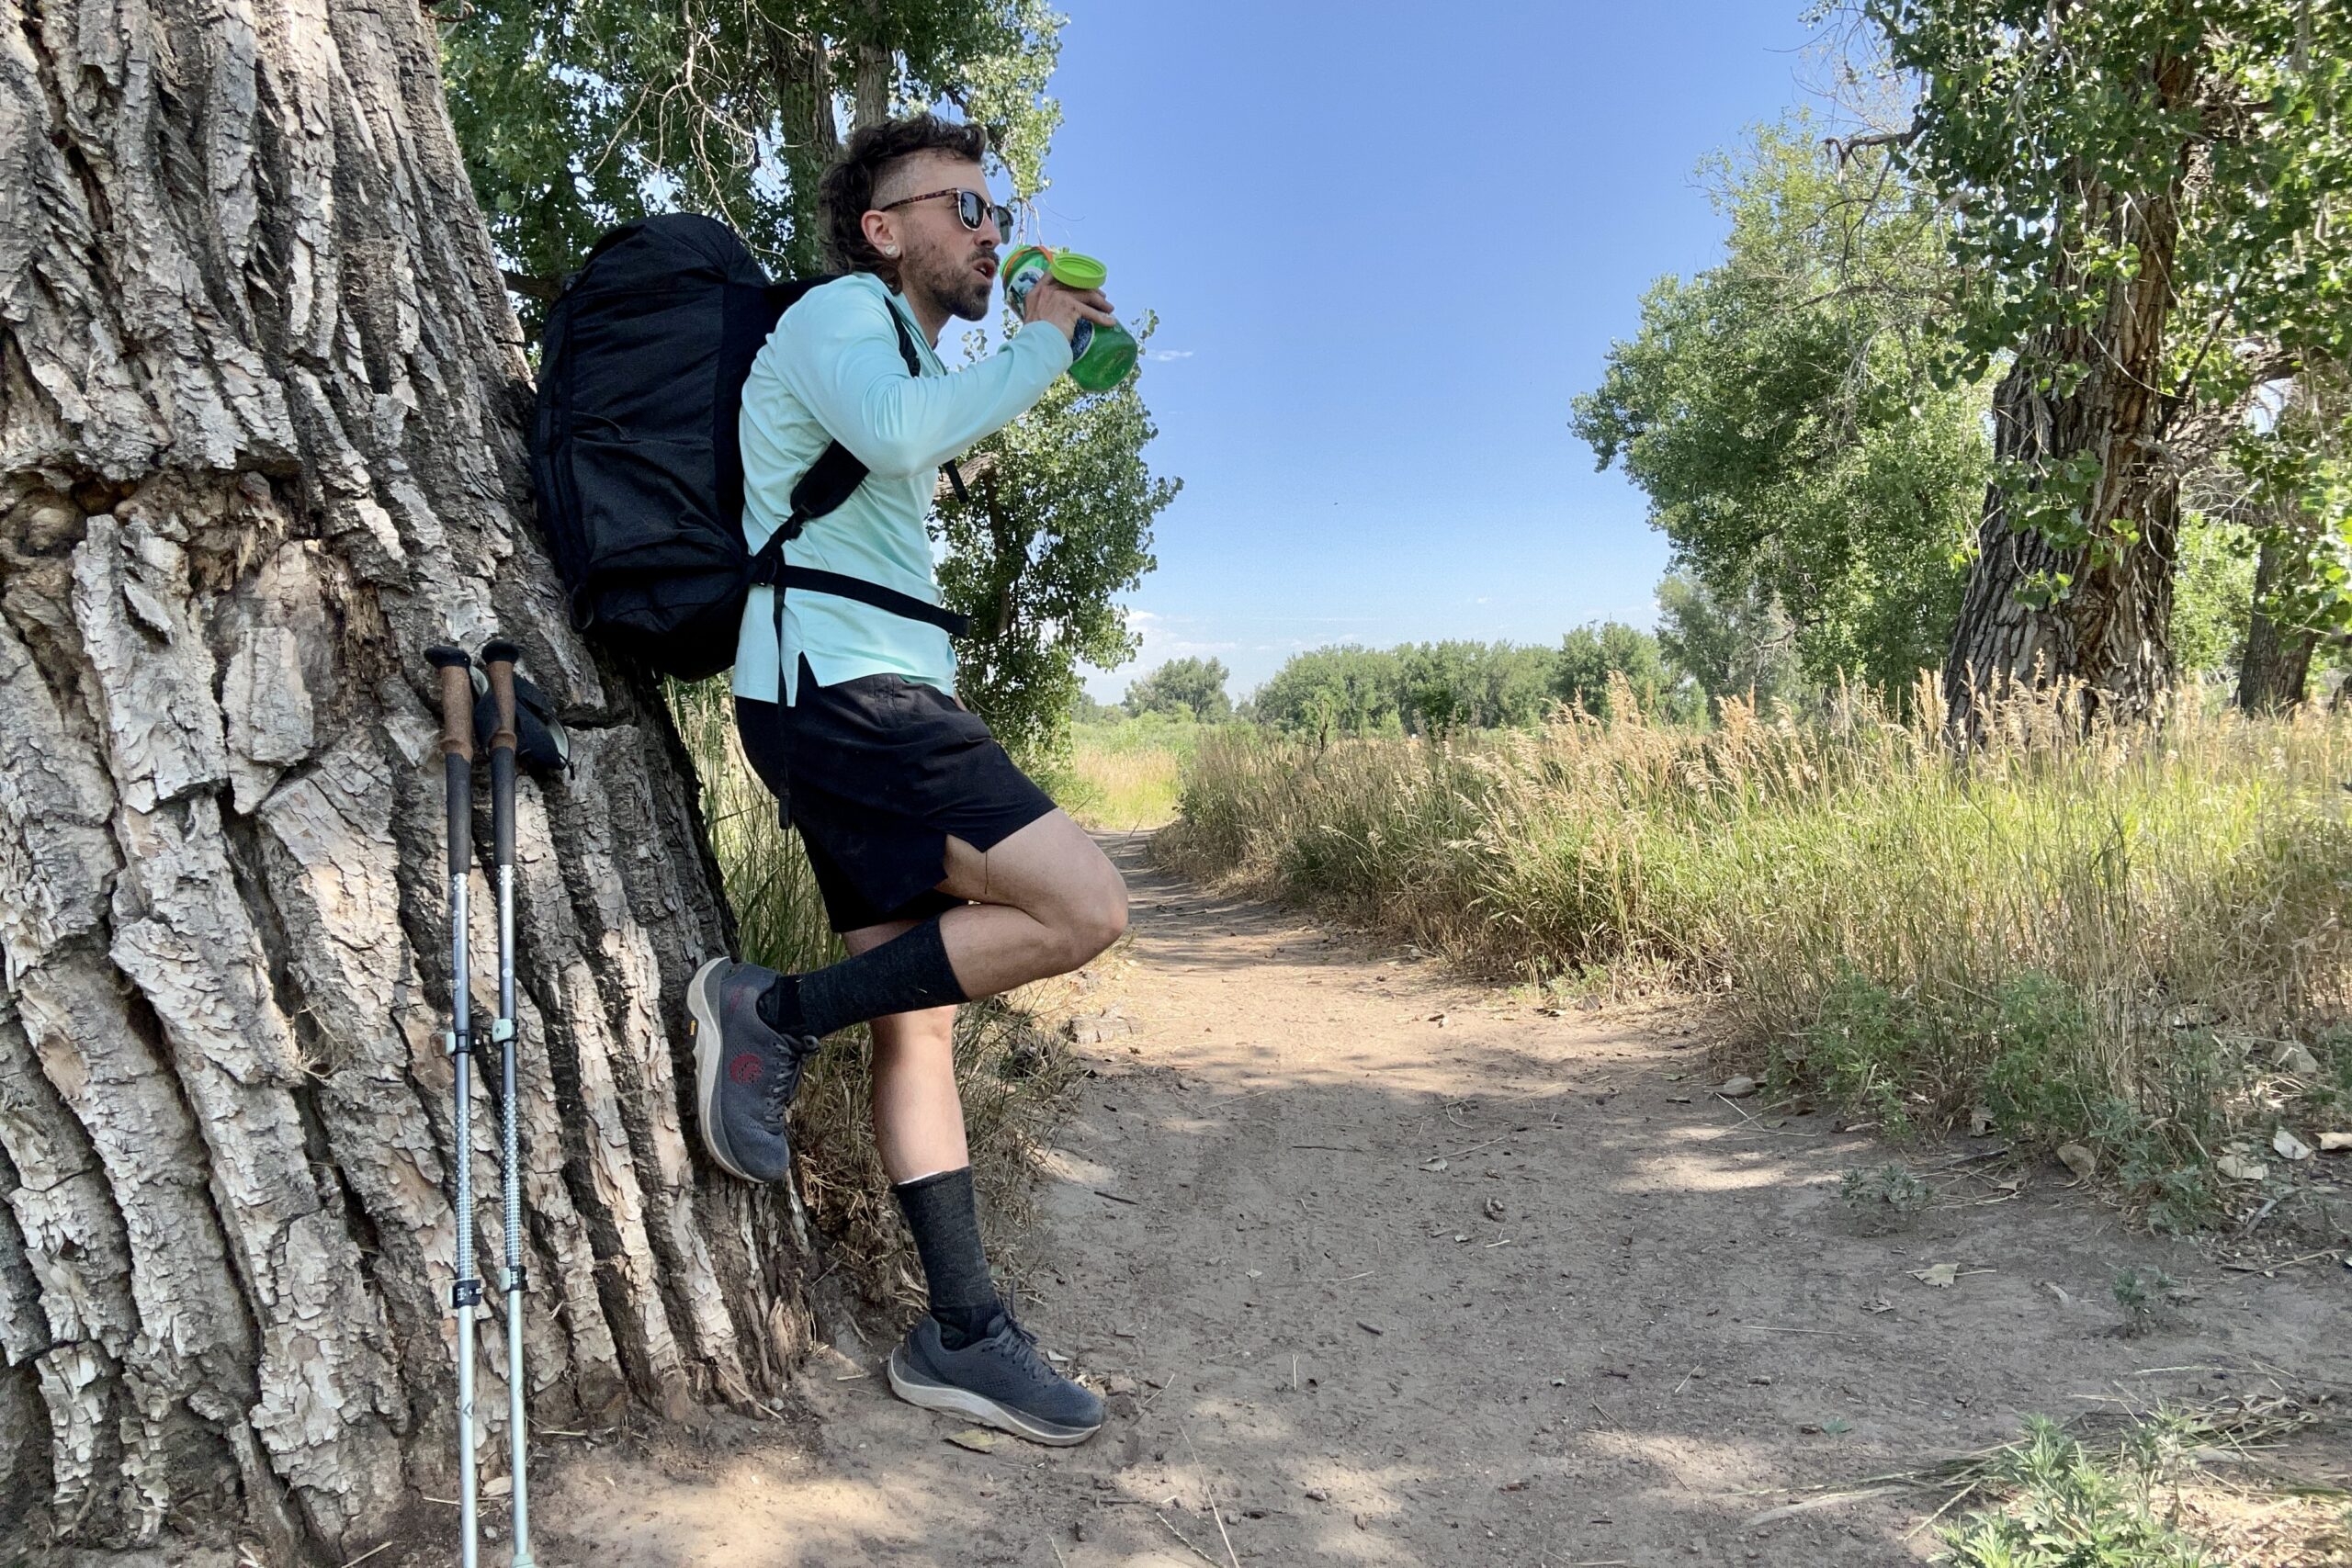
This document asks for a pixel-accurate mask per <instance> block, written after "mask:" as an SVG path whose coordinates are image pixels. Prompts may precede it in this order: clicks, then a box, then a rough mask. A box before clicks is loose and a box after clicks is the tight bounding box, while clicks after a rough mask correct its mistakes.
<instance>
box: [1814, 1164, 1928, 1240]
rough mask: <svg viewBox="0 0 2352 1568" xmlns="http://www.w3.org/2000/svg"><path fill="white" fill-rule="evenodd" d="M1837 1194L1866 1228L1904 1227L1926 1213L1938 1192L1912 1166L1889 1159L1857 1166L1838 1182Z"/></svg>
mask: <svg viewBox="0 0 2352 1568" xmlns="http://www.w3.org/2000/svg"><path fill="white" fill-rule="evenodd" d="M1838 1197H1840V1198H1842V1199H1843V1200H1845V1203H1846V1209H1847V1212H1848V1213H1851V1214H1852V1215H1853V1216H1854V1219H1855V1221H1856V1222H1857V1223H1858V1224H1860V1225H1861V1226H1862V1228H1863V1229H1865V1230H1871V1231H1889V1230H1903V1229H1906V1228H1908V1226H1909V1225H1910V1224H1911V1222H1912V1221H1914V1220H1916V1219H1917V1218H1918V1217H1919V1216H1920V1215H1921V1214H1923V1213H1927V1211H1928V1203H1929V1202H1931V1201H1933V1200H1934V1198H1935V1191H1934V1190H1933V1189H1931V1188H1930V1187H1928V1184H1927V1183H1926V1182H1924V1181H1922V1180H1920V1179H1919V1178H1918V1177H1917V1176H1916V1175H1914V1174H1913V1173H1912V1170H1911V1168H1910V1167H1908V1166H1905V1165H1899V1164H1896V1163H1894V1161H1889V1162H1888V1163H1886V1164H1885V1165H1880V1166H1868V1167H1862V1166H1858V1167H1856V1168H1854V1169H1852V1170H1849V1171H1848V1172H1846V1174H1845V1177H1844V1178H1843V1179H1841V1180H1840V1181H1839V1182H1838Z"/></svg>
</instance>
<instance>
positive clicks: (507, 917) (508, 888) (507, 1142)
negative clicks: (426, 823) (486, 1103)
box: [481, 639, 533, 1568]
mask: <svg viewBox="0 0 2352 1568" xmlns="http://www.w3.org/2000/svg"><path fill="white" fill-rule="evenodd" d="M521 653H522V649H518V648H516V647H515V645H514V644H513V643H511V642H507V641H504V640H503V639H501V640H495V641H492V642H487V643H484V644H483V645H482V650H481V662H482V668H483V669H484V671H487V672H488V674H489V676H490V700H491V705H492V708H493V709H494V710H495V711H496V713H497V716H498V727H497V728H496V729H494V730H492V732H491V737H490V821H491V837H492V845H493V850H494V857H493V858H494V859H495V860H496V862H497V865H498V1021H497V1022H495V1023H493V1024H492V1025H491V1026H490V1037H491V1038H492V1040H494V1041H496V1042H497V1043H498V1048H499V1062H498V1082H499V1091H498V1106H499V1113H500V1114H499V1141H500V1152H499V1188H500V1191H499V1196H500V1199H501V1201H502V1202H503V1205H504V1213H505V1226H506V1425H507V1438H508V1441H509V1443H510V1444H511V1445H512V1459H511V1461H509V1462H510V1468H509V1472H508V1473H509V1474H510V1475H511V1476H512V1477H513V1481H514V1487H515V1492H514V1500H515V1562H514V1568H533V1562H532V1559H531V1508H530V1503H529V1500H528V1498H527V1496H526V1491H525V1487H524V1483H523V1476H524V1467H525V1463H526V1448H527V1446H528V1443H529V1438H530V1432H529V1427H528V1425H527V1422H528V1419H529V1418H528V1417H527V1416H526V1415H525V1414H524V1410H523V1289H524V1280H523V1178H522V1166H521V1160H520V1158H519V1156H518V1155H517V1153H516V1141H515V659H516V658H517V657H518V656H519V655H520V654H521Z"/></svg>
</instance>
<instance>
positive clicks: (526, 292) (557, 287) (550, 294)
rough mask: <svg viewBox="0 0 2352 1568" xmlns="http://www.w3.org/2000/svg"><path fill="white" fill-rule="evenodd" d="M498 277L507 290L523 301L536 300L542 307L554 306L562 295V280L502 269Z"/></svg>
mask: <svg viewBox="0 0 2352 1568" xmlns="http://www.w3.org/2000/svg"><path fill="white" fill-rule="evenodd" d="M498 276H500V277H502V278H503V279H505V280H506V287H507V288H511V289H513V290H514V291H515V293H517V294H520V295H521V296H522V297H523V298H524V299H537V301H538V302H539V303H540V304H542V305H552V304H554V303H555V302H556V299H557V298H558V297H559V296H560V295H561V294H562V293H563V279H561V278H560V277H533V276H530V275H529V274H527V273H520V272H508V271H506V270H505V269H504V268H503V267H502V268H500V269H499V274H498Z"/></svg>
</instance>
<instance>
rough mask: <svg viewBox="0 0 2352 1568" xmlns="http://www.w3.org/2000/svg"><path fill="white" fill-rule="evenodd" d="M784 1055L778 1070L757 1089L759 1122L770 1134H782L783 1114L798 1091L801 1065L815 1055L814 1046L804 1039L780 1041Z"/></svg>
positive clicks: (794, 1037) (807, 1038) (803, 1036)
mask: <svg viewBox="0 0 2352 1568" xmlns="http://www.w3.org/2000/svg"><path fill="white" fill-rule="evenodd" d="M784 1048H785V1055H784V1060H783V1064H782V1066H779V1067H777V1068H775V1069H774V1070H772V1071H771V1072H769V1074H768V1075H767V1077H766V1078H765V1079H764V1080H763V1082H762V1084H761V1086H760V1122H761V1124H762V1125H763V1126H764V1127H766V1128H767V1129H768V1130H769V1131H770V1132H773V1133H777V1134H781V1133H782V1132H783V1131H784V1113H785V1112H786V1111H788V1110H790V1109H791V1108H792V1094H793V1091H794V1090H795V1089H798V1088H799V1087H800V1069H801V1064H802V1063H804V1062H806V1061H807V1060H808V1059H809V1056H811V1055H815V1053H816V1050H817V1042H816V1041H814V1040H811V1039H809V1037H807V1036H805V1035H797V1034H787V1035H786V1036H785V1037H784Z"/></svg>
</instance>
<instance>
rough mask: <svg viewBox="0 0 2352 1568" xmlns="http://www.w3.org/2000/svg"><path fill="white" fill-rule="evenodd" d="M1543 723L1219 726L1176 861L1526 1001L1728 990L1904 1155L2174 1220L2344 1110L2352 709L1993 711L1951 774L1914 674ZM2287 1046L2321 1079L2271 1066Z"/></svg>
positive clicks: (1787, 1057)
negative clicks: (1548, 993)
mask: <svg viewBox="0 0 2352 1568" xmlns="http://www.w3.org/2000/svg"><path fill="white" fill-rule="evenodd" d="M1611 709H1612V712H1613V713H1614V714H1615V715H1616V717H1614V718H1613V719H1611V720H1610V721H1608V722H1602V721H1600V720H1595V719H1592V718H1589V717H1587V716H1583V715H1581V714H1570V715H1567V716H1563V717H1561V718H1559V719H1557V720H1556V721H1555V722H1554V723H1552V724H1550V725H1548V726H1547V727H1546V728H1544V731H1543V732H1542V733H1540V734H1535V735H1528V734H1520V733H1510V732H1503V733H1497V734H1493V735H1482V736H1474V737H1466V738H1459V739H1450V740H1442V741H1430V740H1422V739H1387V740H1363V741H1348V742H1342V743H1340V744H1335V745H1331V746H1329V747H1323V748H1317V747H1313V746H1306V745H1298V744H1293V743H1287V742H1283V741H1278V740H1275V739H1270V738H1267V737H1264V736H1261V735H1257V734H1253V733H1250V732H1248V731H1246V730H1228V731H1225V732H1221V733H1219V734H1216V735H1213V736H1210V737H1208V738H1205V739H1204V741H1203V743H1202V746H1201V750H1200V752H1199V755H1198V756H1197V757H1196V758H1195V759H1194V761H1193V763H1192V764H1191V766H1190V767H1189V768H1188V769H1187V771H1186V773H1185V778H1184V785H1183V794H1182V819H1181V820H1180V821H1178V822H1177V823H1176V824H1174V825H1173V826H1171V827H1170V829H1167V830H1166V831H1165V832H1164V833H1163V834H1162V835H1161V837H1160V840H1159V843H1158V850H1159V853H1160V854H1161V856H1162V858H1163V859H1165V860H1166V861H1167V862H1168V863H1170V865H1171V866H1172V867H1173V868H1174V869H1176V870H1179V871H1181V872H1183V873H1185V874H1191V875H1194V876H1203V877H1226V878H1230V879H1233V880H1235V881H1238V883H1239V884H1240V885H1241V886H1245V887H1247V888H1249V889H1250V890H1251V891H1256V892H1260V893H1263V894H1271V895H1273V896H1277V897H1284V898H1287V899H1289V900H1292V901H1294V902H1298V903H1304V904H1307V905H1310V906H1312V907H1315V908H1317V909H1319V910H1322V911H1324V912H1327V913H1329V914H1333V915H1337V916H1339V917H1340V918H1343V919H1353V920H1355V921H1358V922H1359V923H1362V924H1364V925H1368V926H1371V927H1374V928H1375V929H1378V930H1381V931H1385V932H1386V933H1389V934H1393V935H1396V936H1400V937H1403V938H1406V939H1408V940H1410V941H1413V942H1418V943H1419V944H1420V945H1421V946H1423V947H1424V948H1428V949H1430V950H1433V951H1436V952H1439V953H1444V954H1446V955H1448V956H1450V957H1453V958H1454V959H1456V960H1458V961H1463V962H1465V963H1468V964H1473V965H1476V966H1478V967H1482V968H1485V969H1487V970H1489V971H1492V972H1497V973H1500V974H1505V975H1510V976H1514V977H1517V978H1521V979H1526V980H1532V981H1537V982H1543V981H1547V980H1549V979H1551V978H1553V977H1554V976H1578V977H1579V981H1578V983H1577V989H1578V990H1580V991H1584V992H1588V993H1589V992H1590V991H1592V990H1596V989H1598V988H1599V987H1595V986H1594V985H1593V984H1592V982H1591V980H1590V978H1589V976H1592V975H1593V974H1594V973H1595V972H1596V971H1598V972H1601V973H1608V974H1619V975H1622V974H1627V973H1637V974H1667V975H1670V976H1672V977H1673V978H1674V979H1675V980H1676V981H1677V982H1678V983H1679V984H1680V985H1682V986H1684V987H1691V988H1693V989H1701V990H1708V991H1717V992H1720V993H1722V994H1723V995H1724V996H1725V997H1726V998H1727V999H1728V1001H1729V1003H1730V1005H1731V1007H1732V1008H1733V1009H1734V1010H1735V1011H1736V1013H1737V1014H1738V1015H1739V1016H1740V1017H1741V1018H1742V1019H1743V1020H1744V1021H1746V1023H1747V1025H1748V1027H1749V1029H1750V1031H1751V1032H1752V1033H1753V1034H1754V1035H1755V1036H1756V1037H1757V1038H1758V1039H1759V1040H1760V1041H1761V1042H1762V1043H1763V1044H1764V1046H1765V1049H1766V1051H1767V1054H1768V1057H1769V1060H1770V1070H1771V1076H1772V1077H1773V1079H1774V1080H1775V1081H1776V1082H1778V1083H1780V1084H1782V1085H1784V1086H1785V1085H1790V1084H1794V1083H1799V1082H1806V1083H1815V1084H1819V1085H1821V1086H1822V1087H1824V1088H1825V1089H1827V1090H1829V1091H1831V1092H1832V1093H1834V1094H1835V1095H1836V1096H1837V1097H1838V1098H1839V1099H1840V1100H1843V1101H1844V1102H1845V1103H1847V1104H1849V1106H1852V1107H1853V1108H1855V1109H1857V1110H1860V1111H1863V1112H1865V1113H1867V1114H1871V1115H1874V1116H1875V1117H1876V1118H1877V1119H1878V1121H1879V1122H1880V1124H1881V1128H1882V1130H1883V1131H1884V1132H1886V1133H1888V1134H1892V1135H1894V1136H1896V1137H1901V1136H1903V1135H1905V1134H1908V1133H1912V1132H1917V1131H1923V1130H1932V1129H1937V1128H1940V1127H1942V1126H1945V1125H1948V1124H1950V1123H1951V1122H1954V1121H1955V1120H1958V1119H1961V1118H1964V1117H1966V1116H1967V1115H1968V1113H1969V1112H1970V1111H1972V1110H1973V1108H1976V1107H1979V1106H1982V1107H1985V1109H1987V1110H1988V1111H1990V1112H1991V1113H1992V1117H1993V1122H1994V1129H1993V1130H1994V1131H1996V1132H1997V1133H1998V1134H2000V1135H2002V1136H2003V1137H2005V1138H2006V1139H2007V1140H2009V1142H2010V1143H2011V1144H2012V1145H2015V1146H2018V1147H2019V1148H2020V1149H2022V1150H2029V1151H2048V1150H2051V1149H2053V1148H2055V1147H2056V1146H2057V1145H2060V1144H2062V1143H2068V1142H2079V1143H2083V1144H2084V1145H2086V1147H2088V1148H2089V1149H2090V1150H2091V1151H2092V1152H2093V1154H2094V1155H2095V1156H2096V1159H2097V1164H2098V1169H2099V1171H2100V1172H2102V1173H2103V1174H2105V1175H2107V1176H2110V1177H2112V1178H2114V1179H2118V1180H2119V1181H2120V1183H2121V1184H2122V1185H2123V1186H2124V1187H2125V1188H2126V1189H2127V1190H2129V1191H2131V1193H2132V1194H2134V1195H2135V1196H2136V1197H2137V1198H2138V1199H2139V1200H2140V1201H2143V1203H2144V1204H2146V1205H2147V1212H2148V1213H2149V1215H2150V1217H2151V1219H2152V1220H2154V1222H2155V1223H2157V1224H2161V1225H2171V1226H2188V1225H2194V1224H2199V1223H2202V1222H2204V1221H2206V1220H2209V1219H2210V1218H2211V1215H2212V1213H2213V1212H2214V1211H2215V1209H2216V1208H2217V1207H2218V1206H2219V1205H2220V1203H2221V1201H2222V1199H2223V1197H2224V1196H2225V1195H2227V1194H2228V1193H2230V1192H2232V1191H2233V1190H2234V1189H2232V1188H2230V1187H2229V1186H2228V1185H2227V1184H2226V1181H2225V1179H2223V1178H2221V1177H2217V1176H2216V1175H2215V1174H2214V1172H2213V1169H2212V1167H2211V1158H2210V1152H2211V1151H2215V1150H2218V1149H2220V1148H2222V1147H2224V1146H2226V1145H2229V1144H2230V1143H2232V1142H2233V1140H2245V1139H2252V1140H2254V1141H2256V1142H2267V1139H2268V1138H2269V1137H2270V1135H2271V1132H2272V1130H2273V1129H2275V1128H2276V1127H2277V1126H2278V1125H2279V1124H2280V1123H2282V1122H2285V1123H2289V1124H2292V1125H2295V1126H2299V1127H2301V1129H2302V1134H2301V1135H2302V1136H2303V1138H2304V1141H2305V1142H2307V1143H2308V1142H2311V1141H2312V1134H2313V1133H2315V1132H2317V1131H2321V1130H2324V1128H2322V1126H2321V1125H2320V1123H2321V1122H2322V1120H2323V1119H2324V1118H2328V1117H2335V1116H2341V1115H2343V1114H2345V1113H2346V1111H2347V1109H2352V1047H2348V1046H2347V1043H2346V1034H2347V1030H2346V1026H2345V1023H2344V1021H2345V1019H2346V1014H2347V1012H2352V924H2347V923H2346V921H2345V920H2344V919H2342V918H2341V916H2342V909H2343V907H2344V902H2345V892H2346V887H2347V886H2352V818H2347V807H2352V796H2347V795H2346V794H2345V792H2344V790H2343V789H2342V788H2341V781H2342V780H2344V779H2346V777H2352V722H2347V721H2346V718H2345V717H2343V716H2331V715H2328V714H2325V713H2317V712H2305V713H2301V714H2299V715H2296V716H2292V717H2289V718H2278V719H2247V718H2244V717H2242V716H2236V715H2233V714H2212V713H2205V712H2201V711H2183V712H2181V713H2178V714H2177V715H2175V716H2172V717H2170V718H2169V719H2168V720H2167V722H2166V725H2165V728H2162V729H2161V730H2150V729H2127V728H2107V727H2101V726H2098V725H2097V724H2095V723H2089V722H2087V721H2086V719H2085V717H2084V715H2083V713H2082V711H2081V708H2080V706H2079V705H2078V704H2077V703H2076V702H2075V699H2074V698H2073V697H2072V696H2071V695H2070V694H2063V693H2062V694H2055V695H2045V696H2034V697H2026V696H2021V697H2018V698H2017V699H2016V700H2014V701H2011V702H2008V703H2007V704H2004V705H1996V706H1995V707H1994V708H1993V709H1992V710H1991V715H1992V722H1991V723H1990V724H1989V726H1988V738H1987V741H1986V743H1985V746H1984V747H1983V749H1982V750H1979V751H1977V752H1975V753H1973V754H1972V755H1971V756H1969V757H1967V758H1966V759H1960V758H1956V757H1955V756H1954V755H1953V753H1952V752H1951V750H1950V748H1949V747H1948V746H1947V745H1946V743H1945V740H1944V737H1943V736H1942V734H1941V733H1940V731H1939V728H1938V726H1937V725H1936V723H1935V722H1934V720H1933V719H1932V718H1931V717H1920V716H1919V715H1933V714H1936V713H1939V712H1940V711H1941V703H1940V699H1939V695H1938V694H1937V693H1936V692H1935V691H1933V690H1932V689H1927V690H1923V691H1922V692H1921V693H1920V694H1918V696H1917V698H1916V699H1915V700H1914V702H1913V703H1912V705H1910V708H1909V710H1908V711H1909V713H1910V714H1911V715H1913V716H1911V717H1908V718H1906V717H1905V716H1904V714H1903V713H1902V712H1899V711H1898V710H1897V709H1896V708H1895V707H1894V705H1890V704H1888V703H1886V702H1884V701H1882V700H1880V699H1878V698H1875V697H1873V696H1871V695H1870V694H1862V693H1852V692H1849V693H1843V694H1838V696H1837V697H1836V698H1835V699H1834V700H1832V701H1830V702H1828V703H1827V704H1826V705H1824V707H1823V708H1822V709H1821V711H1819V712H1817V713H1815V714H1813V715H1810V716H1804V717H1800V716H1796V715H1794V714H1791V713H1787V712H1782V713H1781V714H1779V715H1777V716H1774V717H1772V718H1770V720H1767V719H1766V718H1764V717H1762V716H1758V715H1757V714H1755V713H1753V712H1750V711H1748V710H1747V709H1746V708H1744V707H1742V706H1741V705H1738V704H1736V703H1731V704H1726V705H1724V713H1723V719H1722V722H1721V724H1720V725H1719V726H1718V727H1717V728H1714V729H1712V730H1706V731H1700V730H1694V729H1687V728H1674V727H1667V726H1659V725H1655V724H1652V723H1651V722H1649V721H1648V720H1647V719H1645V717H1644V716H1642V715H1641V714H1639V713H1638V712H1637V711H1635V710H1634V705H1633V703H1632V700H1631V694H1620V696H1619V699H1618V700H1616V701H1613V702H1612V703H1611ZM2281 1043H2294V1044H2295V1045H2296V1047H2297V1048H2298V1049H2299V1050H2300V1051H2301V1052H2302V1053H2304V1057H2303V1058H2302V1060H2307V1062H2308V1064H2309V1066H2312V1067H2315V1068H2316V1069H2317V1070H2316V1071H2305V1072H2295V1071H2288V1070H2283V1069H2282V1068H2281V1067H2280V1066H2278V1048H2279V1045H2280V1044H2281Z"/></svg>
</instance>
